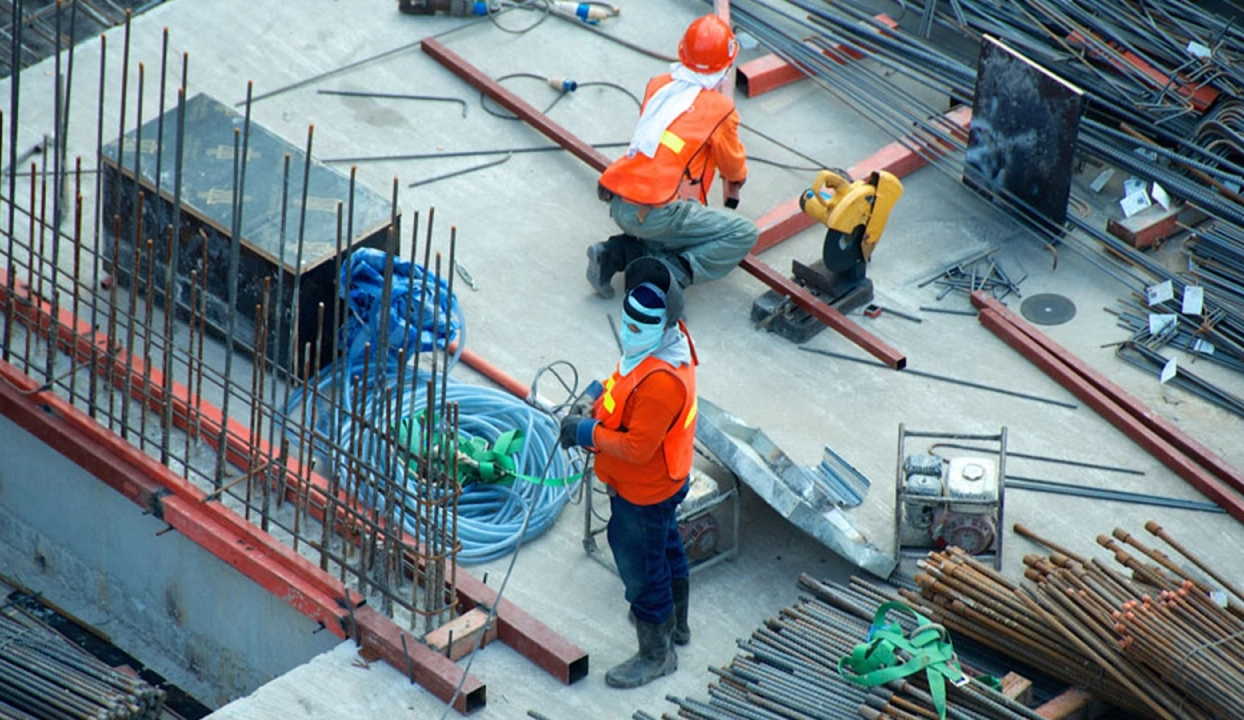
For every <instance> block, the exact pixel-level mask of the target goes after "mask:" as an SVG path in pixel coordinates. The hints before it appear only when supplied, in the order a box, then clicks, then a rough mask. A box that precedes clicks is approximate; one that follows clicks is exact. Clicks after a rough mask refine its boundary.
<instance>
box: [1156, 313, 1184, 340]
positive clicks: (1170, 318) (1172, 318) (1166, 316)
mask: <svg viewBox="0 0 1244 720" xmlns="http://www.w3.org/2000/svg"><path fill="white" fill-rule="evenodd" d="M1178 317H1179V316H1178V315H1176V314H1174V313H1150V315H1149V334H1150V335H1161V334H1162V333H1164V332H1166V331H1167V330H1169V329H1170V328H1173V327H1175V322H1176V318H1178Z"/></svg>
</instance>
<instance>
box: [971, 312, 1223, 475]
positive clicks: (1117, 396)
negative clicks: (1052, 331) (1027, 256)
mask: <svg viewBox="0 0 1244 720" xmlns="http://www.w3.org/2000/svg"><path fill="white" fill-rule="evenodd" d="M972 304H973V305H974V306H975V307H977V308H981V309H989V310H990V311H992V312H994V313H997V314H998V315H999V316H1000V317H1001V318H1002V319H1003V320H1005V321H1006V322H1008V323H1010V324H1011V325H1014V326H1015V327H1016V328H1018V329H1019V330H1020V331H1021V332H1023V333H1024V334H1025V335H1027V336H1028V337H1030V338H1032V340H1033V342H1035V343H1037V344H1038V345H1040V346H1041V347H1042V348H1044V349H1045V350H1046V351H1048V352H1050V353H1052V354H1054V355H1056V356H1057V357H1059V358H1061V360H1062V362H1063V363H1064V364H1065V365H1066V366H1067V367H1068V368H1069V369H1070V370H1071V371H1073V372H1075V373H1076V374H1077V375H1078V376H1080V377H1082V378H1084V379H1085V380H1086V381H1087V382H1089V383H1090V384H1092V386H1093V387H1095V388H1097V389H1098V390H1099V391H1101V392H1102V393H1104V394H1105V395H1107V396H1109V397H1111V398H1113V399H1114V401H1115V402H1117V403H1118V404H1119V406H1120V407H1122V408H1123V409H1124V410H1126V411H1127V412H1128V413H1129V414H1130V415H1132V417H1135V418H1136V419H1137V420H1139V421H1140V422H1143V423H1144V424H1145V426H1146V427H1148V428H1149V429H1150V430H1152V431H1153V432H1155V433H1157V434H1158V436H1159V437H1161V438H1162V439H1163V440H1165V441H1166V442H1168V443H1170V444H1171V445H1172V446H1173V447H1175V448H1177V449H1178V450H1179V452H1181V453H1183V454H1184V455H1187V456H1188V457H1189V458H1190V459H1191V460H1192V461H1193V462H1195V463H1197V464H1198V465H1200V466H1201V467H1203V468H1205V469H1206V470H1209V471H1210V472H1212V473H1213V474H1214V475H1216V476H1217V477H1218V478H1219V479H1220V480H1222V481H1223V482H1225V483H1227V484H1228V485H1230V486H1231V487H1233V488H1235V489H1236V490H1237V491H1239V492H1244V474H1242V473H1241V472H1240V471H1239V470H1237V469H1236V468H1234V467H1232V466H1231V465H1230V464H1229V463H1227V461H1225V460H1223V459H1222V458H1221V457H1219V456H1218V455H1217V454H1216V453H1214V451H1212V450H1210V449H1209V448H1207V447H1205V446H1204V445H1202V444H1201V443H1199V442H1197V441H1196V440H1194V439H1193V438H1191V437H1189V436H1188V435H1187V434H1186V433H1185V432H1183V431H1182V430H1180V429H1179V428H1178V427H1176V426H1175V425H1174V424H1172V423H1171V422H1170V421H1168V420H1167V419H1166V418H1164V417H1162V416H1161V415H1159V414H1157V413H1156V412H1154V411H1153V409H1152V408H1150V407H1149V406H1148V405H1145V404H1144V403H1142V402H1141V401H1139V400H1137V399H1136V398H1135V397H1133V396H1131V395H1129V394H1128V393H1127V391H1126V390H1124V389H1123V388H1121V387H1119V386H1118V385H1116V384H1115V383H1113V382H1111V381H1110V380H1109V379H1108V378H1107V377H1106V376H1105V375H1103V374H1101V373H1100V372H1098V371H1096V370H1094V369H1093V368H1091V367H1089V366H1088V364H1087V363H1085V362H1084V361H1083V360H1081V359H1080V358H1078V357H1076V356H1075V355H1073V354H1072V353H1071V352H1069V351H1068V350H1066V349H1065V348H1063V347H1062V346H1061V345H1059V344H1058V343H1056V342H1054V341H1053V340H1051V339H1050V337H1049V336H1048V335H1045V334H1044V333H1042V332H1041V331H1039V330H1037V329H1036V328H1035V327H1033V326H1032V325H1030V324H1029V323H1028V322H1026V321H1025V320H1024V319H1023V318H1021V317H1020V316H1018V315H1016V314H1015V313H1014V312H1013V311H1011V309H1010V308H1008V307H1006V306H1005V305H1003V304H1002V303H1000V302H998V301H997V300H995V299H994V298H993V297H992V296H991V295H989V294H988V293H982V292H980V291H979V290H978V291H977V292H975V293H973V294H972Z"/></svg>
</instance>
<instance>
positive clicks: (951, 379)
mask: <svg viewBox="0 0 1244 720" xmlns="http://www.w3.org/2000/svg"><path fill="white" fill-rule="evenodd" d="M799 349H800V350H803V351H804V352H810V353H816V354H817V355H825V356H827V357H832V358H837V359H838V360H846V361H849V362H854V363H860V364H862V365H872V366H873V367H879V368H884V367H885V365H882V364H881V363H878V362H874V361H872V360H867V359H864V358H857V357H851V356H850V355H843V354H842V353H836V352H833V351H831V350H822V349H820V348H812V347H808V346H806V345H800V346H799ZM901 372H904V373H906V374H908V375H915V376H917V377H922V378H926V379H928V380H937V381H940V382H946V383H951V384H954V385H962V386H963V387H970V388H976V389H977V390H985V391H988V392H994V393H998V394H1000V395H1010V396H1011V397H1017V398H1023V399H1024V400H1035V401H1037V402H1042V403H1046V404H1047V405H1057V406H1059V407H1065V408H1068V409H1069V410H1074V409H1076V407H1077V405H1076V404H1075V403H1069V402H1064V401H1062V400H1054V399H1053V398H1047V397H1041V396H1040V395H1031V394H1029V393H1024V392H1019V391H1018V390H1008V389H1007V388H1000V387H994V386H993V385H986V384H984V383H978V382H973V381H971V380H963V379H960V378H955V377H949V376H947V375H938V374H936V373H931V372H925V371H923V370H913V369H912V368H910V367H905V368H903V369H902V371H901Z"/></svg>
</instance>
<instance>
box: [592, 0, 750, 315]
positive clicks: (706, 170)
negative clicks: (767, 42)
mask: <svg viewBox="0 0 1244 720" xmlns="http://www.w3.org/2000/svg"><path fill="white" fill-rule="evenodd" d="M737 55H738V41H737V40H735V37H734V33H733V32H731V31H730V27H729V26H728V25H726V23H725V22H723V21H722V20H721V18H719V17H717V16H716V15H705V16H704V17H701V18H699V19H697V20H695V21H694V22H692V23H691V25H690V26H689V27H688V28H687V31H686V33H685V34H684V36H683V39H682V41H681V42H680V43H679V44H678V59H679V61H680V62H678V63H675V64H674V65H673V66H672V68H671V70H670V72H668V73H666V74H664V75H660V76H658V77H655V78H653V79H652V80H650V81H649V82H648V87H647V90H646V91H645V93H644V104H643V110H642V112H641V113H640V116H639V123H638V124H637V125H636V127H635V132H634V135H633V137H632V138H631V143H630V146H629V147H628V148H627V150H626V153H625V154H624V155H623V156H622V157H621V158H619V159H618V160H616V161H615V162H614V163H613V164H612V165H610V166H609V167H607V168H605V171H604V173H602V174H601V176H600V184H599V185H598V187H597V189H598V193H599V195H600V198H601V199H602V200H605V201H608V202H609V213H610V215H611V216H612V217H613V220H614V222H615V223H617V225H618V227H619V228H621V229H622V234H621V235H614V236H613V237H611V238H609V239H608V240H607V241H606V242H602V243H596V244H594V245H591V246H590V247H589V248H588V250H587V257H588V269H587V280H588V282H589V283H590V284H591V285H592V287H593V288H595V290H596V292H597V294H598V295H600V296H601V297H613V286H612V284H611V280H612V278H613V276H614V274H615V273H618V272H621V271H622V270H623V269H624V268H625V267H626V266H627V264H628V263H629V262H630V261H632V260H634V259H636V258H638V257H642V256H653V257H657V258H660V259H662V260H664V261H666V263H667V264H669V266H670V268H671V269H672V270H673V272H674V274H675V277H676V279H677V281H678V283H679V284H680V285H682V286H683V287H687V286H689V285H691V284H692V283H699V282H705V281H708V280H717V279H719V278H722V277H725V276H726V275H727V274H728V273H729V272H730V271H731V270H732V269H734V267H735V266H737V265H738V264H739V262H740V261H741V260H742V259H743V258H744V257H746V256H747V253H748V252H750V251H751V249H752V247H753V246H754V245H755V244H756V238H757V237H759V234H760V231H759V229H758V228H757V227H756V223H754V222H752V221H751V220H750V219H748V218H746V217H743V216H741V215H739V214H737V213H734V212H731V211H729V210H724V209H722V208H716V207H709V206H708V205H707V203H708V191H709V188H710V187H711V186H712V184H713V179H714V177H715V176H716V173H717V172H720V173H721V176H722V179H723V180H725V183H726V198H727V199H726V206H727V207H730V208H734V207H736V206H737V205H738V200H739V191H740V189H741V188H742V187H743V183H744V182H745V181H746V180H747V153H746V150H745V149H744V147H743V143H742V141H740V140H739V114H738V112H737V111H736V110H735V108H734V101H733V100H731V99H730V98H729V97H727V96H726V95H725V94H723V93H721V92H720V89H721V84H722V83H723V82H724V81H725V80H726V79H727V78H728V77H729V74H728V71H729V69H730V65H731V64H732V63H733V62H734V58H735V56H737Z"/></svg>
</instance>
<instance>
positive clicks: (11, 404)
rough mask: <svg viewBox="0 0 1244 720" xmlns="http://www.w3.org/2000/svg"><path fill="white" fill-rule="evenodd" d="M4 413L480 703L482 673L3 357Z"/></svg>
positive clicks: (336, 620)
mask: <svg viewBox="0 0 1244 720" xmlns="http://www.w3.org/2000/svg"><path fill="white" fill-rule="evenodd" d="M0 414H2V415H4V416H5V417H7V418H9V419H10V420H12V421H13V422H15V423H17V424H18V425H19V426H21V427H22V428H24V429H25V430H26V431H27V432H29V433H30V434H31V435H33V436H35V437H36V438H38V439H39V440H40V441H42V442H43V443H44V444H46V445H47V446H48V447H50V448H52V449H53V450H55V451H57V452H59V453H60V454H62V455H64V456H65V457H66V458H68V459H69V460H70V461H72V462H73V463H75V464H76V465H78V466H79V467H81V468H82V469H84V470H86V471H87V472H89V473H91V474H92V475H94V476H95V477H97V478H99V479H100V480H101V481H103V482H104V483H105V484H106V485H108V486H109V487H111V488H113V489H114V490H116V491H117V492H119V493H120V494H121V495H122V496H124V497H126V498H128V499H129V500H130V501H132V502H134V503H135V504H136V505H138V506H139V507H141V508H143V510H145V511H147V512H150V513H151V514H152V515H153V516H155V517H156V518H159V519H160V520H162V521H164V522H165V523H167V524H168V525H169V526H170V527H172V528H174V529H176V530H177V531H178V532H180V533H181V534H182V535H184V536H185V537H186V538H187V539H188V540H190V541H191V542H194V543H196V544H198V545H199V546H200V547H202V548H203V549H205V550H207V551H208V552H210V553H211V554H213V555H215V556H216V557H218V558H220V559H221V560H223V561H224V562H225V563H227V564H228V565H229V566H231V567H233V568H235V569H236V570H238V571H239V572H241V573H242V574H243V575H245V576H246V577H248V578H250V579H251V580H252V581H254V582H255V583H257V584H258V585H260V586H261V587H262V588H264V589H265V590H267V591H268V592H270V593H272V594H273V595H275V596H276V597H279V598H281V599H282V600H284V601H285V602H286V603H288V604H289V605H290V606H291V607H293V608H294V609H296V610H298V611H299V612H301V613H302V614H304V615H306V616H307V617H308V618H310V619H311V620H313V621H315V622H317V623H320V624H321V625H323V626H324V627H325V628H327V629H328V630H329V632H331V633H333V634H334V635H336V636H337V637H339V638H343V639H344V638H347V637H350V636H351V635H353V636H354V637H355V639H356V640H357V641H358V642H359V644H360V645H361V646H362V648H363V649H364V650H365V651H369V652H370V653H372V654H374V655H376V656H378V657H381V658H384V659H385V660H386V661H387V662H389V663H391V664H392V665H393V666H394V667H395V668H397V669H398V670H400V671H401V672H407V668H408V667H409V668H411V669H413V670H414V674H415V677H414V678H413V679H414V680H415V681H417V682H418V683H419V684H420V685H422V686H423V687H424V688H426V689H427V690H428V691H429V692H431V693H433V694H434V695H436V696H437V697H438V698H440V699H441V700H443V701H444V702H446V703H449V702H450V701H451V700H452V701H453V707H454V709H455V710H457V711H458V712H460V713H463V714H466V713H468V712H471V711H473V710H477V709H479V708H481V707H483V706H484V703H485V702H486V699H487V690H486V688H485V686H484V684H483V683H482V682H480V680H479V679H478V678H476V677H475V676H473V675H468V674H466V673H465V672H464V671H463V670H462V668H460V667H458V665H457V664H455V663H453V662H452V661H450V660H448V659H446V658H444V657H443V656H442V655H441V654H440V653H438V652H436V651H435V650H433V649H432V648H430V647H428V646H427V645H424V644H423V642H422V641H420V640H418V639H417V638H415V637H414V636H413V635H410V634H409V633H407V632H405V631H404V630H402V629H400V628H399V627H397V625H395V624H394V623H393V621H392V620H391V619H389V618H387V617H385V616H383V615H381V614H380V613H377V612H375V611H374V610H372V609H371V608H369V607H367V606H356V607H355V608H353V609H350V608H349V604H348V601H347V600H346V595H345V588H344V586H343V585H342V584H341V583H340V582H339V581H338V580H336V579H335V578H333V577H332V576H330V575H328V574H327V573H325V572H323V571H322V570H320V569H319V568H318V567H316V566H315V565H314V564H312V563H311V562H310V561H309V560H307V559H306V558H304V557H302V556H301V555H297V554H295V553H293V551H292V550H288V548H286V546H285V545H284V544H283V543H281V542H279V541H277V540H275V539H274V538H272V537H271V536H268V535H266V534H264V533H261V532H254V531H252V530H251V529H252V528H254V526H253V525H252V524H251V523H249V522H247V521H246V520H245V519H243V518H241V517H239V516H237V515H236V514H235V513H233V512H232V511H230V510H228V509H227V508H225V507H223V506H222V505H220V504H218V503H209V504H204V503H201V502H199V501H198V500H197V499H194V497H193V493H189V494H190V495H191V496H190V497H187V495H188V491H187V488H186V487H185V485H186V483H185V481H184V480H182V478H180V477H178V476H177V475H175V474H173V472H172V471H171V470H169V469H168V468H167V467H165V466H164V465H161V464H160V463H159V462H157V461H156V460H155V459H154V458H151V457H150V456H148V455H147V454H146V453H143V452H142V451H140V450H138V449H137V448H135V447H134V446H133V445H130V444H129V443H128V442H126V441H125V440H122V439H121V438H120V437H119V436H117V435H116V434H115V433H113V432H111V431H109V430H108V429H107V428H105V427H103V426H101V425H99V424H98V423H97V422H95V421H94V420H93V419H92V418H90V417H89V416H87V415H86V414H85V413H83V412H82V411H81V410H79V409H78V408H76V407H74V406H72V405H71V404H69V403H68V402H67V401H66V400H64V399H62V398H61V397H60V396H58V395H56V394H55V393H53V392H49V391H42V390H41V389H40V386H39V383H38V382H37V381H35V380H34V379H32V378H30V377H29V376H27V375H26V374H25V373H23V372H21V371H20V370H19V369H18V368H16V367H15V366H13V365H11V364H10V363H6V362H3V361H0ZM194 490H195V491H197V488H194ZM199 494H200V495H201V494H202V493H201V492H199ZM325 588H330V590H328V591H326V590H325ZM352 617H353V620H354V626H353V627H354V628H355V632H353V633H351V632H350V629H351V618H352ZM403 638H404V639H405V642H403ZM459 684H461V689H460V691H459V692H458V693H457V694H456V695H455V690H456V689H457V688H458V686H459Z"/></svg>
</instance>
